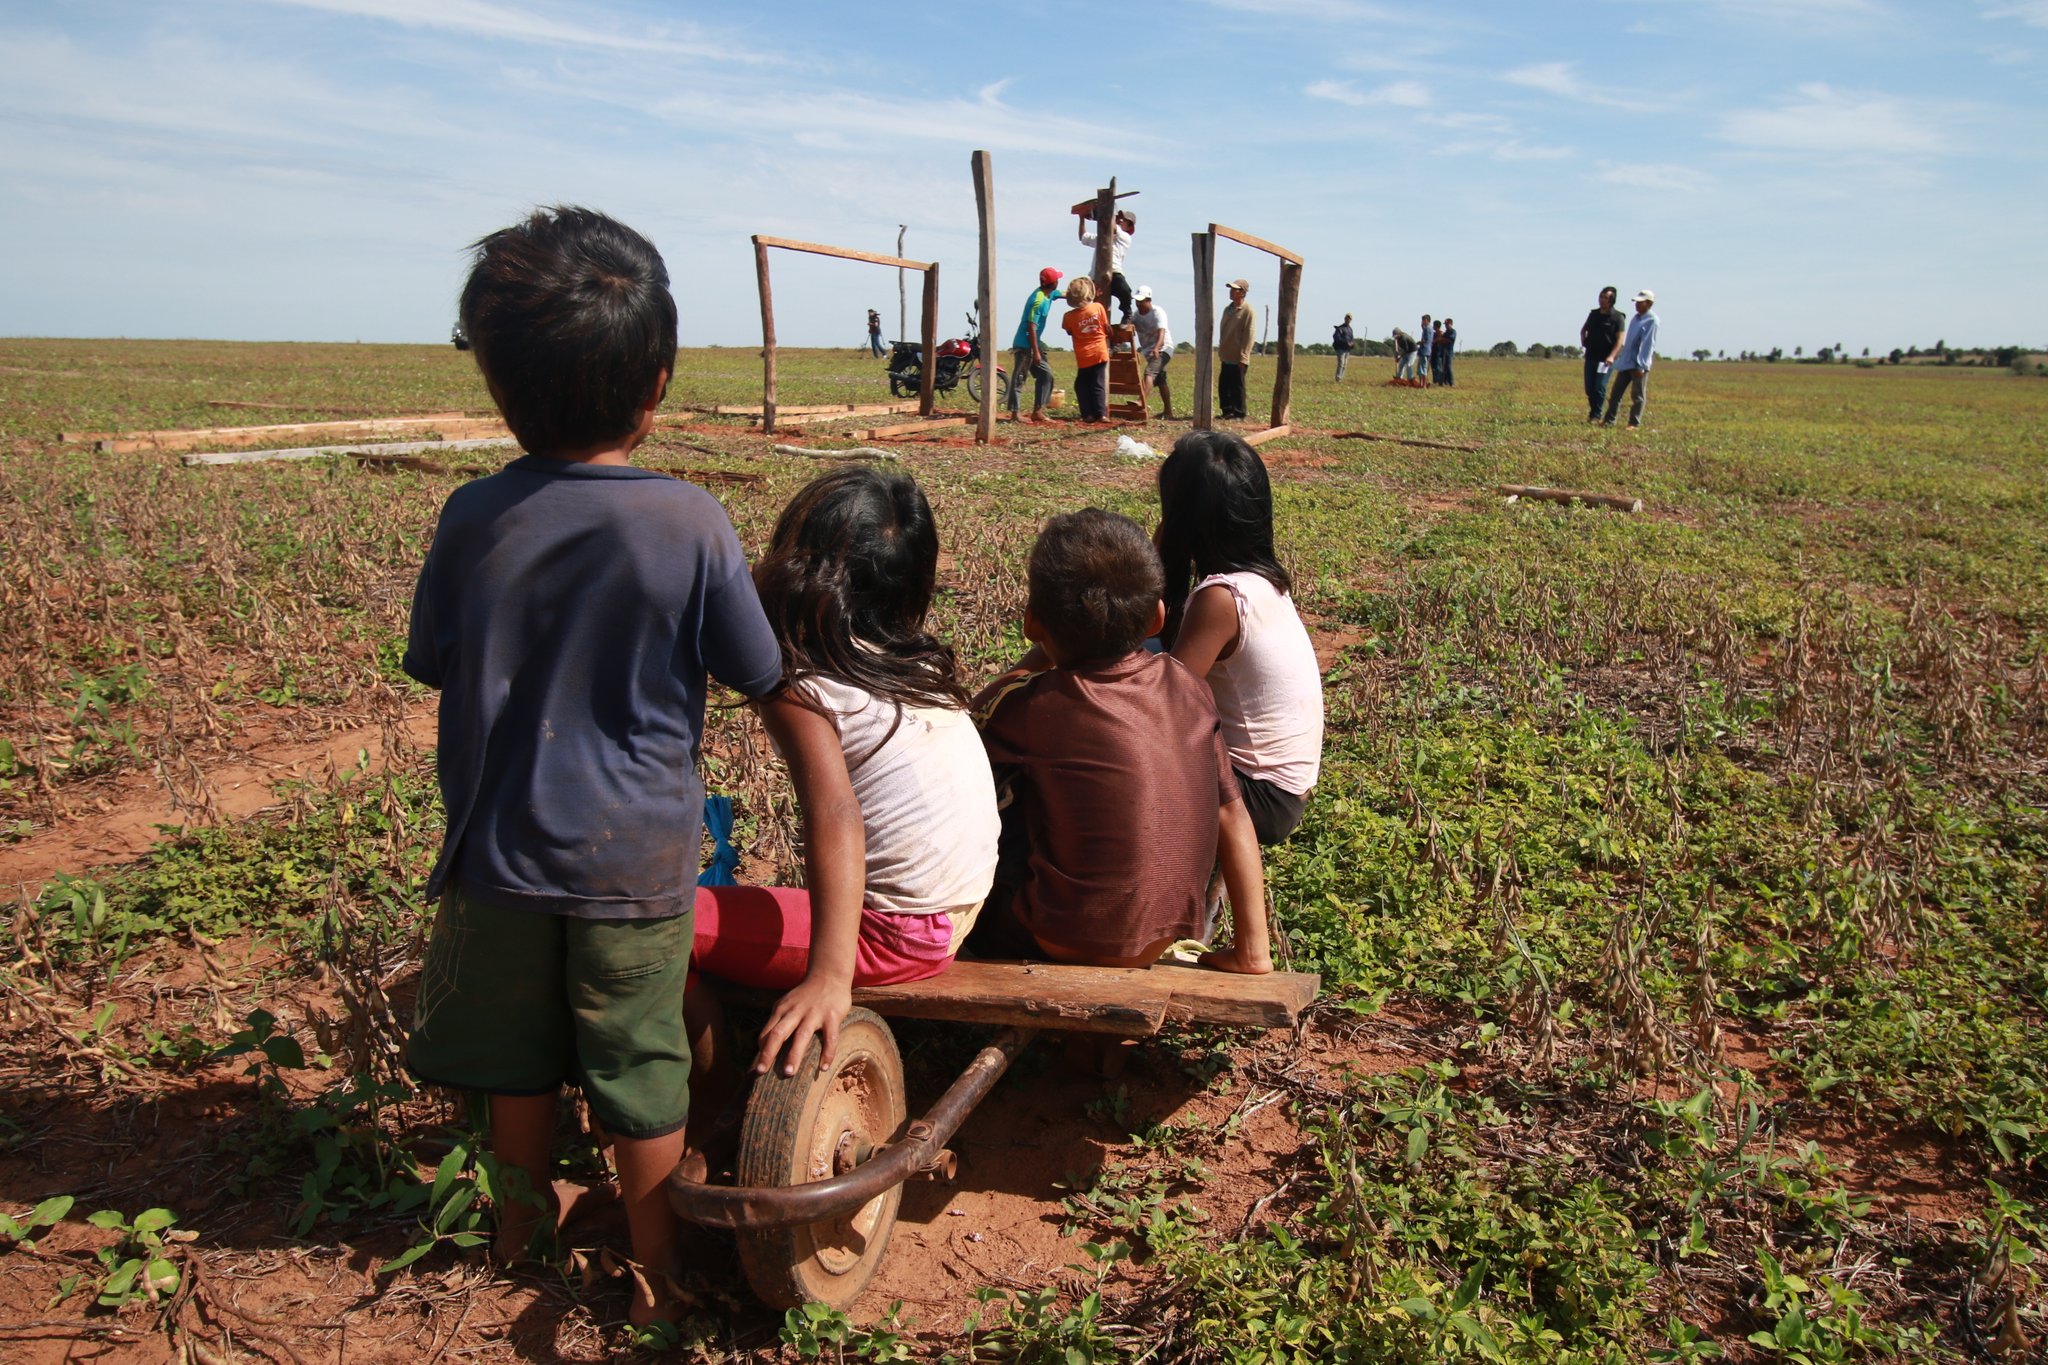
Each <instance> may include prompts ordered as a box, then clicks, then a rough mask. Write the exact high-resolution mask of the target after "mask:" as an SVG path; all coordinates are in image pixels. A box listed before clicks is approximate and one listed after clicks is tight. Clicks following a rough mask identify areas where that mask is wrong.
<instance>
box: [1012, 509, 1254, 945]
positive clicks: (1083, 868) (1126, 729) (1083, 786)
mask: <svg viewBox="0 0 2048 1365" xmlns="http://www.w3.org/2000/svg"><path fill="white" fill-rule="evenodd" d="M1162 587H1163V578H1162V575H1161V571H1160V567H1159V556H1158V554H1157V552H1156V551H1155V550H1154V549H1153V548H1152V542H1151V541H1150V540H1149V539H1147V537H1146V535H1145V533H1144V531H1143V530H1142V529H1140V528H1139V526H1138V524H1137V523H1136V522H1134V521H1132V520H1131V519H1130V518H1128V517H1122V516H1117V515H1115V514H1114V513H1110V512H1104V511H1101V510H1099V509H1096V508H1092V507H1091V508H1088V509H1087V510H1085V511H1081V512H1074V513H1070V514H1068V515H1065V516H1058V517H1054V518H1053V519H1052V520H1051V521H1049V522H1047V523H1046V525H1045V529H1044V530H1043V531H1042V532H1040V534H1039V537H1038V542H1037V544H1035V545H1034V546H1033V547H1032V549H1031V562H1030V595H1029V598H1028V601H1027V604H1026V606H1025V608H1024V635H1025V637H1026V638H1027V639H1029V640H1031V641H1032V642H1033V644H1034V645H1035V646H1036V648H1035V649H1034V650H1033V651H1032V653H1031V655H1030V656H1027V658H1026V659H1025V660H1024V662H1023V663H1021V664H1020V665H1019V666H1018V668H1016V669H1013V670H1012V671H1011V672H1009V673H1007V674H1005V675H1004V676H1003V677H1001V678H998V679H997V680H996V681H995V682H994V683H991V684H990V685H989V686H988V687H987V688H986V689H984V690H983V692H982V694H981V695H980V696H979V697H977V698H976V699H975V702H974V711H975V716H976V719H977V720H978V721H979V723H980V725H981V738H982V743H983V745H984V746H985V747H986V748H987V750H988V756H989V762H990V764H991V765H992V766H993V767H994V769H995V775H996V785H997V790H998V793H999V796H1000V799H1001V801H1002V805H1003V844H1002V852H1001V854H1000V855H999V863H998V866H997V869H996V884H995V889H994V890H993V891H992V892H991V893H990V896H989V900H988V908H987V909H986V910H985V911H984V912H983V913H982V916H981V920H980V923H979V925H978V926H977V927H976V930H975V933H974V935H973V939H972V942H973V944H974V947H975V948H976V949H977V950H978V951H980V952H983V953H985V954H988V955H990V956H1034V957H1035V956H1044V957H1047V958H1050V959H1052V960H1053V961H1056V962H1079V963H1089V964H1093V965H1095V966H1103V967H1145V966H1149V965H1151V964H1152V963H1153V962H1154V961H1156V960H1157V959H1158V957H1159V955H1160V954H1161V953H1163V952H1165V951H1166V949H1167V948H1169V947H1170V946H1172V944H1173V943H1174V942H1175V941H1177V940H1179V939H1181V938H1184V937H1186V936H1187V935H1189V934H1191V933H1194V932H1196V931H1197V929H1198V928H1199V927H1200V925H1201V923H1202V921H1203V918H1204V915H1203V911H1204V901H1205V896H1206V892H1207V888H1208V883H1209V874H1210V871H1211V869H1212V868H1214V867H1215V865H1216V861H1217V858H1218V855H1219V853H1220V855H1221V858H1222V864H1223V879H1224V885H1225V887H1226V888H1227V889H1228V890H1229V893H1230V903H1231V922H1232V937H1233V942H1232V944H1231V946H1230V947H1229V948H1226V949H1223V950H1222V951H1220V952H1210V953H1205V954H1203V956H1202V962H1203V963H1204V964H1205V965H1207V966H1210V967H1215V968H1217V969H1219V970H1223V971H1234V972H1247V973H1262V972H1270V971H1271V970H1273V961H1272V953H1271V949H1270V948H1269V946H1268V941H1267V932H1266V913H1265V907H1266V894H1265V882H1264V877H1263V874H1262V871H1261V868H1260V865H1259V845H1258V837H1257V835H1256V834H1254V833H1253V830H1252V823H1251V818H1250V816H1249V815H1247V814H1246V812H1245V808H1244V802H1243V800H1242V799H1241V797H1240V796H1239V793H1238V788H1237V782H1236V779H1235V777H1234V776H1233V775H1232V773H1231V770H1230V758H1229V754H1228V752H1227V751H1226V750H1225V748H1224V746H1223V736H1222V731H1221V728H1220V726H1219V723H1218V721H1217V719H1216V705H1215V702H1214V700H1213V698H1212V697H1211V695H1210V692H1209V688H1208V685H1207V684H1206V683H1204V682H1203V681H1202V679H1200V678H1198V677H1196V676H1195V675H1194V674H1193V673H1191V672H1189V671H1188V670H1187V669H1186V668H1185V667H1184V666H1183V665H1182V664H1181V663H1180V662H1179V661H1177V660H1175V659H1174V658H1173V657H1171V656H1170V655H1165V654H1150V653H1147V652H1146V651H1145V649H1144V647H1143V645H1144V641H1145V640H1146V638H1147V637H1149V636H1152V635H1155V634H1157V633H1158V632H1159V630H1160V628H1161V627H1162V626H1163V625H1164V624H1165V619H1166V605H1165V603H1164V602H1163V601H1162V600H1161V596H1160V593H1161V590H1162ZM1032 670H1036V671H1032Z"/></svg>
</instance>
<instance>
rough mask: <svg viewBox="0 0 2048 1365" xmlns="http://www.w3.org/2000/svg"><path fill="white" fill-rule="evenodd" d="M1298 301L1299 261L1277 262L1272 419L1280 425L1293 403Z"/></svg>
mask: <svg viewBox="0 0 2048 1365" xmlns="http://www.w3.org/2000/svg"><path fill="white" fill-rule="evenodd" d="M1300 304H1301V264H1300V262H1298V261H1282V262H1280V355H1279V357H1278V359H1276V360H1275V361H1274V362H1273V420H1272V421H1271V422H1270V423H1268V425H1270V426H1276V427H1284V426H1286V425H1287V423H1288V422H1289V420H1290V416H1289V412H1288V410H1289V409H1290V408H1291V407H1292V406H1293V403H1294V315H1295V311H1296V310H1297V309H1298V308H1299V306H1300Z"/></svg>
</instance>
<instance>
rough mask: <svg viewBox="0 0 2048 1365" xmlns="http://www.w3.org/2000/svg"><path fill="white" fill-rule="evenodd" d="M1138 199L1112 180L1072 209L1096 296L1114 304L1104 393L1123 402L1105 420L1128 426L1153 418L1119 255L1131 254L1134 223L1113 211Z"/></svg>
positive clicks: (1128, 285) (1131, 301) (1130, 297)
mask: <svg viewBox="0 0 2048 1365" xmlns="http://www.w3.org/2000/svg"><path fill="white" fill-rule="evenodd" d="M1137 193H1138V192H1137V191H1136V190H1125V191H1123V192H1122V193H1121V194H1119V193H1118V192H1117V188H1116V177H1114V176H1111V177H1110V181H1109V184H1108V185H1106V186H1104V187H1103V188H1102V189H1099V190H1097V191H1096V192H1095V197H1094V198H1093V199H1084V200H1082V201H1081V202H1080V203H1078V204H1076V205H1074V207H1073V214H1074V216H1075V217H1076V218H1077V219H1079V220H1080V222H1079V224H1078V225H1077V226H1076V228H1075V234H1076V235H1077V236H1078V237H1079V238H1080V239H1081V242H1082V244H1083V245H1088V246H1093V247H1094V248H1095V259H1094V262H1093V264H1092V267H1091V269H1090V270H1089V274H1090V275H1092V276H1093V277H1094V280H1095V296H1096V297H1097V298H1098V299H1103V300H1108V299H1110V298H1114V299H1115V300H1116V301H1117V308H1118V310H1119V313H1120V316H1119V317H1118V318H1117V321H1116V325H1115V326H1113V327H1111V328H1110V356H1109V392H1110V395H1111V397H1112V398H1115V399H1121V400H1122V401H1121V402H1113V403H1112V404H1111V405H1110V410H1109V415H1110V416H1111V417H1116V418H1120V419H1123V420H1125V421H1131V422H1143V421H1146V420H1147V419H1148V418H1149V417H1150V416H1151V413H1152V394H1151V386H1150V384H1149V383H1147V381H1146V378H1145V366H1144V364H1143V363H1142V361H1141V360H1140V359H1139V357H1138V355H1137V347H1136V344H1135V342H1134V339H1133V336H1132V325H1131V316H1132V313H1133V311H1134V309H1135V308H1136V306H1137V305H1136V301H1135V299H1134V297H1133V294H1132V290H1131V283H1130V280H1129V279H1128V278H1127V277H1126V276H1125V274H1124V253H1125V252H1126V251H1128V250H1129V249H1130V245H1131V234H1132V233H1134V232H1135V231H1137V227H1138V219H1137V215H1136V214H1134V213H1132V212H1130V210H1128V209H1121V208H1118V207H1117V201H1118V200H1120V199H1129V198H1131V197H1132V196H1134V195H1136V194H1137ZM1091 227H1092V228H1093V229H1094V231H1093V232H1092V233H1091V232H1090V231H1089V229H1090V228H1091ZM1105 306H1106V304H1105Z"/></svg>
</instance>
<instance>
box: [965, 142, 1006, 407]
mask: <svg viewBox="0 0 2048 1365" xmlns="http://www.w3.org/2000/svg"><path fill="white" fill-rule="evenodd" d="M969 164H970V165H972V166H973V168H974V210H975V213H976V214H977V215H979V217H980V219H981V274H980V277H979V278H978V279H977V280H976V282H975V285H976V287H975V298H976V304H975V309H976V311H977V312H979V313H980V315H981V412H980V414H979V415H978V416H977V417H976V418H975V422H974V439H975V440H976V441H977V442H979V443H980V444H982V445H987V444H988V443H989V442H990V441H992V440H994V439H995V434H996V390H997V389H999V388H1000V387H1002V381H1001V380H1000V379H998V378H997V367H996V356H997V355H998V354H999V352H998V351H997V350H996V346H995V342H996V318H995V311H996V192H995V166H994V159H993V158H992V157H990V156H989V154H988V153H987V152H976V153H975V154H974V156H973V157H972V158H971V159H970V162H969Z"/></svg>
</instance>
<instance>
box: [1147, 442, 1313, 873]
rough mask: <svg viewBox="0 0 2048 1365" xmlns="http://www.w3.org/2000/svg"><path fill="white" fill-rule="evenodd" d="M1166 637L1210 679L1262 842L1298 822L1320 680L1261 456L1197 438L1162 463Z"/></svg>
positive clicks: (1309, 774)
mask: <svg viewBox="0 0 2048 1365" xmlns="http://www.w3.org/2000/svg"><path fill="white" fill-rule="evenodd" d="M1159 509H1160V516H1159V530H1158V533H1157V534H1156V536H1155V537H1154V539H1155V541H1156V542H1157V544H1158V546H1159V557H1160V559H1161V561H1162V562H1163V564H1164V566H1165V569H1166V605H1167V610H1168V613H1169V615H1168V618H1167V624H1166V634H1165V641H1166V644H1167V647H1168V648H1169V649H1170V650H1171V651H1172V653H1173V656H1174V657H1175V658H1177V659H1179V660H1180V661H1181V662H1182V663H1183V664H1186V665H1187V666H1188V667H1189V668H1191V669H1193V670H1194V671H1195V672H1196V673H1197V674H1199V675H1201V676H1203V677H1205V678H1207V679H1208V681H1209V687H1210V690H1211V692H1213V693H1214V695H1215V698H1216V712H1217V714H1218V715H1219V716H1220V717H1221V718H1222V721H1223V738H1224V742H1225V743H1226V744H1227V745H1228V747H1229V749H1230V762H1231V766H1232V767H1233V768H1235V769H1236V770H1237V775H1238V785H1239V788H1240V789H1241V790H1242V791H1243V793H1244V797H1245V804H1246V806H1247V808H1248V809H1249V810H1250V812H1251V815H1252V823H1253V825H1254V826H1255V827H1257V828H1258V831H1259V842H1260V843H1262V844H1270V843H1278V842H1279V841H1280V840H1282V839H1285V838H1286V837H1287V836H1288V835H1289V834H1292V833H1293V832H1294V829H1295V827H1296V826H1298V825H1299V824H1300V823H1301V816H1302V812H1303V810H1304V809H1305V808H1306V806H1307V803H1308V794H1309V792H1310V790H1311V789H1312V788H1314V786H1315V784H1316V778H1317V776H1318V775H1319V773H1320V771H1321V767H1322V752H1323V680H1322V671H1321V670H1320V669H1319V668H1318V667H1317V666H1316V656H1315V648H1314V646H1313V645H1311V644H1310V642H1309V637H1308V630H1307V628H1306V627H1305V626H1303V625H1302V622H1301V616H1300V614H1299V613H1298V612H1296V611H1295V609H1294V599H1293V598H1292V597H1291V596H1289V592H1290V590H1291V588H1292V586H1293V584H1292V582H1291V580H1289V578H1288V576H1287V571H1286V570H1285V569H1283V568H1281V567H1280V561H1279V560H1278V559H1277V558H1276V557H1275V556H1274V553H1273V492H1272V484H1271V482H1270V481H1269V480H1268V478H1267V476H1266V466H1265V464H1264V462H1262V461H1261V460H1260V459H1259V456H1258V452H1257V451H1255V450H1253V449H1252V448H1251V447H1250V446H1249V445H1247V444H1245V442H1244V440H1243V439H1242V438H1240V437H1238V436H1236V435H1233V434H1232V433H1230V432H1226V431H1195V432H1190V433H1188V434H1187V435H1186V436H1183V437H1182V438H1181V439H1180V440H1179V441H1177V442H1175V443H1174V447H1173V453H1172V454H1171V455H1169V456H1167V458H1166V462H1165V463H1164V464H1162V465H1161V466H1160V467H1159Z"/></svg>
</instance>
